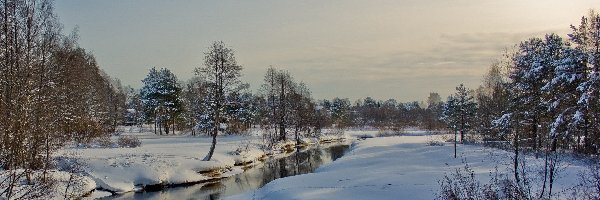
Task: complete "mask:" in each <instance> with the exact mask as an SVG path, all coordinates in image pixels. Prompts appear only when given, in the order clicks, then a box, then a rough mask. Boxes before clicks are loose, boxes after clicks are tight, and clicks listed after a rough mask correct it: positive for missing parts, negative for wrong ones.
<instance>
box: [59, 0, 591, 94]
mask: <svg viewBox="0 0 600 200" xmlns="http://www.w3.org/2000/svg"><path fill="white" fill-rule="evenodd" d="M599 6H600V2H599V1H598V0H586V1H567V0H560V1H559V0H537V1H532V0H494V1H492V0H392V1H380V0H363V1H356V0H348V1H341V0H340V1H332V0H329V1H328V0H302V1H301V0H298V1H285V0H259V1H245V0H219V1H192V0H180V1H158V0H152V1H149V0H144V1H142V0H137V1H129V0H102V1H98V0H57V1H56V2H55V10H56V13H57V14H58V15H59V17H60V21H61V22H62V23H63V24H64V29H65V33H69V32H70V31H71V30H72V29H73V28H74V27H75V26H79V36H80V40H79V43H80V45H81V46H82V47H84V48H86V49H88V50H89V51H91V52H93V53H94V55H95V56H96V59H97V61H98V63H99V64H100V66H101V68H102V69H104V70H105V71H106V72H107V73H108V74H109V75H110V76H112V77H116V78H119V79H121V81H122V83H123V84H124V85H131V86H133V87H135V88H139V87H140V86H141V80H142V79H143V78H144V77H145V76H146V74H147V73H148V69H149V68H151V67H158V68H160V67H166V68H169V69H170V70H171V71H173V72H174V73H175V75H177V77H178V78H179V79H181V80H187V79H189V78H191V77H192V76H193V75H194V73H193V70H194V68H195V67H198V66H200V65H201V64H202V59H203V52H205V51H206V49H207V48H208V46H209V44H210V43H212V42H213V41H217V40H222V41H224V42H225V43H226V44H227V45H228V46H230V47H231V48H233V49H234V50H235V52H236V57H237V61H238V63H239V64H241V65H242V66H243V67H244V69H243V77H242V80H243V81H245V82H247V83H250V85H251V87H252V88H253V89H254V90H256V89H257V88H258V87H259V86H260V84H262V80H263V75H264V73H265V72H266V69H267V67H268V66H269V65H273V66H275V67H278V68H281V69H286V70H288V71H289V72H290V73H291V74H292V75H293V76H294V77H295V79H296V80H298V81H304V82H305V83H307V85H308V86H309V87H310V89H311V91H312V92H313V97H315V98H316V99H323V98H327V99H331V98H333V97H336V96H337V97H347V98H350V99H352V100H355V99H359V98H364V97H367V96H371V97H374V98H377V99H382V100H385V99H389V98H394V99H396V100H398V101H400V102H406V101H413V100H418V101H424V100H425V99H426V98H427V96H428V95H429V92H438V93H440V94H441V95H442V96H444V97H445V96H446V95H448V94H450V93H452V92H454V87H455V86H456V85H458V84H460V83H461V82H464V83H465V85H466V86H467V87H470V88H476V87H477V86H478V85H479V84H480V82H481V78H482V76H483V74H484V73H485V71H486V70H487V68H488V66H489V65H490V63H491V62H492V61H493V60H494V59H497V58H500V57H501V55H502V52H503V49H505V48H510V47H512V46H513V45H515V44H517V43H518V42H519V41H522V40H524V39H526V38H529V37H533V36H542V35H543V34H544V33H550V32H554V33H558V34H559V35H561V36H563V37H565V38H566V33H568V31H569V25H570V24H577V23H578V22H579V20H580V18H581V17H582V16H584V15H586V14H587V13H588V10H589V9H596V10H598V8H599Z"/></svg>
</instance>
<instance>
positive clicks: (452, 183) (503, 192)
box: [438, 164, 531, 200]
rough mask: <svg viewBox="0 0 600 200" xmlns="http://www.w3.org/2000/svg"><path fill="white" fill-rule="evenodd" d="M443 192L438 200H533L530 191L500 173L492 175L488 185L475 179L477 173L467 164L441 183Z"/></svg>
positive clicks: (446, 176)
mask: <svg viewBox="0 0 600 200" xmlns="http://www.w3.org/2000/svg"><path fill="white" fill-rule="evenodd" d="M439 184H440V187H441V191H440V193H439V194H438V199H443V200H450V199H452V200H455V199H490V200H492V199H493V200H495V199H531V198H530V196H529V195H527V193H528V192H526V191H528V190H526V189H525V188H523V186H520V184H516V183H515V182H514V181H512V180H511V179H509V178H507V177H506V176H503V175H500V174H499V173H498V172H496V173H494V174H493V175H491V179H490V182H489V183H488V184H483V185H482V184H481V183H480V182H479V181H477V180H476V179H475V172H474V171H473V169H471V168H470V167H469V165H467V164H465V167H464V168H461V169H456V171H454V172H453V173H452V174H450V175H445V176H444V179H443V180H440V181H439Z"/></svg>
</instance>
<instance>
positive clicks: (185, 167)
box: [60, 132, 345, 198]
mask: <svg viewBox="0 0 600 200" xmlns="http://www.w3.org/2000/svg"><path fill="white" fill-rule="evenodd" d="M124 134H126V135H127V134H130V135H136V137H138V138H139V139H140V141H141V143H142V145H141V146H140V147H136V148H81V147H77V146H73V147H71V148H67V149H63V150H61V152H60V154H62V156H63V157H64V158H68V159H69V160H77V162H78V163H80V164H81V169H82V171H83V174H84V175H85V176H86V178H91V179H92V180H93V182H95V185H96V186H95V188H96V189H97V190H96V191H94V192H93V193H91V196H90V198H98V197H102V196H107V195H113V194H122V193H128V192H135V191H141V190H159V189H161V188H163V187H166V186H173V185H182V184H183V185H190V184H195V183H203V182H211V181H214V180H217V179H222V178H226V177H230V176H233V175H236V174H239V173H242V172H243V171H244V169H245V168H247V167H248V166H252V165H255V164H258V163H260V162H259V161H261V160H264V159H266V157H268V156H272V157H273V156H274V157H282V156H286V155H288V154H289V153H291V152H290V151H289V150H288V149H290V148H288V146H290V145H288V143H289V144H291V142H284V143H282V144H279V145H278V147H281V148H275V149H272V150H269V151H265V150H263V148H261V147H260V146H261V143H262V140H261V138H260V137H258V136H256V135H254V136H253V135H249V136H222V137H219V138H218V143H217V147H216V149H215V153H214V155H213V159H211V161H203V160H202V159H203V158H204V156H205V154H206V152H208V149H209V148H210V141H211V138H210V137H206V136H189V135H163V136H159V135H154V134H152V133H135V132H132V133H124ZM344 138H345V137H344V136H340V137H337V140H341V139H344ZM113 139H114V138H113ZM332 139H334V140H336V139H335V138H331V137H324V138H323V140H327V141H330V140H332ZM306 141H312V142H313V143H318V142H320V140H319V139H311V140H306ZM291 149H292V151H293V148H291ZM89 187H90V186H88V187H87V188H89ZM93 188H94V187H93ZM88 192H89V191H88ZM81 193H87V192H83V191H82V192H81Z"/></svg>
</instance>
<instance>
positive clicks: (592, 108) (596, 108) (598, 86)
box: [569, 10, 600, 153]
mask: <svg viewBox="0 0 600 200" xmlns="http://www.w3.org/2000/svg"><path fill="white" fill-rule="evenodd" d="M571 29H572V33H571V34H569V40H570V41H571V42H573V43H574V44H575V48H576V49H577V50H578V51H579V52H581V53H582V54H583V62H584V66H585V67H584V69H583V70H582V71H581V72H580V73H577V74H581V76H582V77H581V78H582V79H583V80H581V82H580V84H579V86H578V87H577V91H578V92H579V95H578V101H577V104H578V105H577V107H578V109H577V112H576V114H575V115H574V116H573V117H572V119H571V120H569V121H572V123H573V124H574V125H575V126H577V127H579V129H581V132H582V133H581V134H580V135H578V136H577V137H578V138H577V140H578V141H580V140H583V141H581V142H582V143H583V147H579V143H578V149H579V151H581V152H585V153H598V151H599V149H600V131H599V130H600V121H598V120H599V119H600V103H599V102H600V14H598V13H597V12H595V11H593V10H592V11H590V13H589V15H588V17H585V16H584V17H582V18H581V23H580V24H579V26H578V27H576V26H573V25H571ZM576 57H577V56H576Z"/></svg>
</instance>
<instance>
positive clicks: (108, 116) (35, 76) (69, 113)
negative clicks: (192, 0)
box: [0, 0, 125, 199]
mask: <svg viewBox="0 0 600 200" xmlns="http://www.w3.org/2000/svg"><path fill="white" fill-rule="evenodd" d="M61 26H62V25H61V24H60V22H59V21H58V20H57V17H56V16H55V15H54V13H53V4H52V1H49V0H27V1H2V2H0V27H1V28H0V113H1V117H0V168H1V169H0V188H1V190H0V196H4V197H7V198H9V199H12V198H19V196H18V195H25V196H21V198H33V197H36V196H38V197H39V196H40V195H44V193H45V192H47V190H46V189H47V188H48V187H49V186H50V185H51V182H52V181H51V180H49V179H50V178H49V177H48V176H47V175H46V172H47V171H48V170H49V169H52V168H53V167H54V166H53V160H52V154H53V153H54V152H55V150H57V149H59V148H61V147H62V146H63V145H65V144H66V142H69V141H81V142H85V141H88V140H90V139H92V138H94V137H98V136H102V135H106V134H109V133H112V132H114V130H115V127H116V125H117V124H120V123H122V122H121V121H119V120H121V119H123V116H122V115H123V113H124V112H123V109H124V108H125V105H124V102H125V95H124V93H123V92H122V91H121V89H120V88H121V87H120V85H119V83H118V81H117V80H114V79H111V78H110V77H108V75H106V74H105V73H104V72H103V71H102V70H100V69H99V67H98V65H97V63H96V61H95V59H94V56H93V55H92V54H91V53H89V52H87V51H86V50H85V49H83V48H81V47H79V46H78V45H77V34H76V33H73V34H72V35H70V36H65V35H62V34H61ZM119 102H123V103H119ZM15 169H24V170H15ZM40 170H41V171H42V172H43V173H39V172H40ZM24 180H25V184H29V185H32V186H36V187H28V191H17V190H16V189H15V188H16V187H17V185H19V184H22V181H24ZM15 195H17V196H15Z"/></svg>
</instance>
